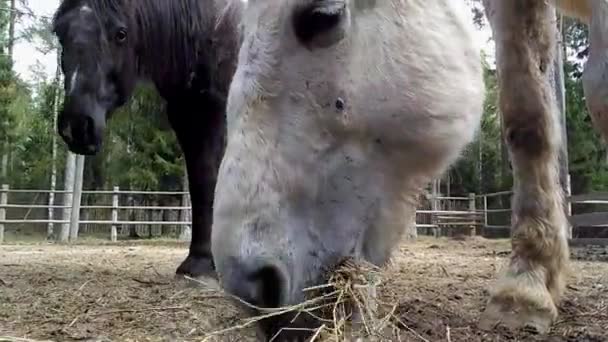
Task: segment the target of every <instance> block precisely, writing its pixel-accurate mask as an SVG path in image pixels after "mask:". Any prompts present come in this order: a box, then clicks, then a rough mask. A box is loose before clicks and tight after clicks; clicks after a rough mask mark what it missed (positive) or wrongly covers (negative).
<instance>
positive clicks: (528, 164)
mask: <svg viewBox="0 0 608 342" xmlns="http://www.w3.org/2000/svg"><path fill="white" fill-rule="evenodd" d="M491 6H493V7H495V8H494V10H495V11H494V12H493V13H492V15H490V16H489V18H490V19H491V20H493V23H492V26H493V31H494V38H495V41H496V56H497V67H498V77H499V89H500V103H499V106H500V110H501V112H502V120H503V129H504V130H505V136H506V140H507V144H508V147H509V152H510V154H511V157H512V163H513V172H514V196H513V215H512V218H513V222H512V241H511V244H512V254H511V259H510V262H509V265H508V267H507V269H506V271H505V272H504V273H503V274H502V275H501V277H500V278H499V280H498V282H497V284H496V285H495V287H494V288H493V290H492V291H491V297H490V300H489V302H488V305H487V308H486V310H485V312H484V313H483V314H482V317H481V320H480V326H481V327H482V328H484V329H491V328H493V327H495V326H497V325H504V326H506V327H508V328H512V329H518V328H533V329H536V331H537V332H539V333H545V332H546V331H547V330H548V329H549V327H550V326H551V324H552V322H553V321H554V320H555V319H556V318H557V305H558V303H559V300H560V297H561V296H562V293H563V289H564V282H565V281H564V277H565V273H566V268H567V264H568V257H569V252H568V243H567V237H566V227H567V221H566V217H565V213H564V210H563V206H562V202H563V194H562V190H561V187H560V185H559V177H558V151H559V146H560V143H561V139H560V137H561V133H560V129H559V123H558V120H557V118H556V117H555V116H554V115H553V113H555V112H557V108H556V104H555V101H554V96H553V94H552V92H553V88H552V86H551V84H550V82H549V80H550V77H549V76H550V73H551V72H552V70H551V68H552V66H553V61H554V51H555V35H556V31H555V27H554V21H553V19H554V18H555V16H554V15H553V13H552V10H553V8H552V7H550V6H549V5H548V4H547V2H546V1H538V0H509V1H503V0H495V1H494V2H492V3H491Z"/></svg>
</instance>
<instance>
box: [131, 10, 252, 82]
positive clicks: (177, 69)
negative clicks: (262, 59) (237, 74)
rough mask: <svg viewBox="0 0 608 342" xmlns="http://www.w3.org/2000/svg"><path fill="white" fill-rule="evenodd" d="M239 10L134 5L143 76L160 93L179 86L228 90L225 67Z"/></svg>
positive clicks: (235, 42)
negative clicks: (154, 85) (152, 83)
mask: <svg viewBox="0 0 608 342" xmlns="http://www.w3.org/2000/svg"><path fill="white" fill-rule="evenodd" d="M242 7H243V4H242V2H241V0H169V1H167V0H139V1H137V7H136V8H135V11H134V12H135V13H134V18H135V20H136V21H137V22H136V26H137V27H138V32H139V36H138V51H137V56H138V58H139V59H140V60H139V62H138V65H139V67H140V68H141V69H140V73H141V74H142V76H146V77H149V78H150V79H151V80H152V81H153V82H154V83H155V84H156V85H157V87H158V88H159V90H160V92H161V93H168V92H174V91H181V90H184V86H186V87H195V88H204V89H208V88H215V87H216V86H221V87H222V88H224V87H225V89H222V90H225V91H227V86H228V84H229V82H230V78H231V76H232V72H233V70H224V69H226V67H230V66H227V65H224V64H226V63H229V62H228V61H230V63H234V62H235V61H236V54H237V53H238V47H239V43H240V42H239V37H240V32H239V31H238V30H239V23H240V18H241V10H242ZM212 70H213V71H212ZM201 82H202V84H193V83H201ZM214 84H215V85H214Z"/></svg>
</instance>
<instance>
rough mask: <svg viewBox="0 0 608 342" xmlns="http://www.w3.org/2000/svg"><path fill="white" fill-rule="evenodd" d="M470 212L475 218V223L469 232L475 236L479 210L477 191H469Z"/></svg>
mask: <svg viewBox="0 0 608 342" xmlns="http://www.w3.org/2000/svg"><path fill="white" fill-rule="evenodd" d="M469 212H470V213H471V215H472V216H471V217H472V218H473V224H472V225H471V231H470V233H469V235H470V236H475V229H476V227H475V226H476V223H477V210H476V208H475V193H469Z"/></svg>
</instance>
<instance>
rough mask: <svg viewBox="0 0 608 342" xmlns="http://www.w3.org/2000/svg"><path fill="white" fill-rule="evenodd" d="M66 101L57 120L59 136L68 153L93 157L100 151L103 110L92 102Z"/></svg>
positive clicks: (103, 121) (103, 125)
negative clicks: (66, 146)
mask: <svg viewBox="0 0 608 342" xmlns="http://www.w3.org/2000/svg"><path fill="white" fill-rule="evenodd" d="M86 102H91V103H85V101H82V100H76V99H66V103H65V106H64V108H63V110H62V111H61V113H59V117H58V118H57V130H58V131H59V135H60V136H61V138H62V139H63V141H65V143H66V144H67V145H68V148H69V149H70V151H72V152H74V153H77V154H83V155H94V154H96V153H97V152H99V150H100V149H101V143H102V140H103V132H104V129H105V125H106V122H105V110H104V109H103V108H102V107H101V106H100V105H99V104H97V103H93V102H92V101H86Z"/></svg>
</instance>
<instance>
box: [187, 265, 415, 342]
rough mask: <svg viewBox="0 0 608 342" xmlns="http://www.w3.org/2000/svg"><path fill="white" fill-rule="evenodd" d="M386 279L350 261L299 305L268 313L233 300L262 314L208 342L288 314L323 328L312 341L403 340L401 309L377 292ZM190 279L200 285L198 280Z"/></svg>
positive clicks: (215, 334) (213, 334)
mask: <svg viewBox="0 0 608 342" xmlns="http://www.w3.org/2000/svg"><path fill="white" fill-rule="evenodd" d="M383 278H384V275H383V273H382V271H381V270H380V269H379V268H378V267H376V266H374V265H371V264H369V263H365V262H361V261H354V260H350V259H349V260H345V261H344V262H342V263H341V264H340V265H339V266H338V267H336V268H335V269H334V270H333V271H332V272H330V276H329V281H328V282H327V283H326V284H323V285H319V286H314V287H310V288H306V289H304V291H305V292H306V297H307V298H308V299H307V300H306V301H304V302H302V303H300V304H297V305H292V306H286V307H281V308H275V309H264V308H259V307H255V306H252V305H251V304H249V303H245V302H243V301H241V300H240V299H238V298H236V297H233V298H234V299H236V300H237V301H239V302H241V303H242V304H244V305H246V306H248V307H250V308H253V309H256V310H257V311H258V312H260V314H259V315H258V316H253V317H249V318H245V319H243V320H242V321H240V322H239V323H238V324H236V325H234V326H231V327H228V328H225V329H222V330H218V331H214V332H211V333H209V334H207V336H206V337H205V339H204V341H209V340H211V339H212V338H215V337H218V336H221V335H223V334H226V333H228V332H234V331H236V330H241V329H245V328H248V327H251V326H253V325H255V324H257V323H258V322H260V321H262V320H264V319H266V318H270V317H274V316H280V315H284V314H292V315H294V316H295V317H298V316H300V315H308V316H310V317H314V318H315V319H316V320H317V321H318V323H319V327H318V328H316V329H314V330H312V331H310V333H311V339H310V340H309V341H317V342H325V341H336V342H337V341H357V340H361V341H394V340H401V339H400V338H399V334H400V331H401V330H402V329H405V330H409V329H408V328H407V326H405V324H403V323H402V322H400V321H399V318H398V317H397V316H396V315H395V311H396V309H397V305H396V304H394V303H393V304H386V303H382V302H380V301H379V300H378V298H377V296H376V289H377V288H378V286H379V285H380V284H381V282H382V279H383ZM190 279H191V280H192V281H195V282H197V280H196V279H192V278H190ZM227 296H230V295H227ZM286 329H289V328H286ZM409 333H410V334H413V335H414V336H416V337H417V338H419V339H420V340H422V341H426V339H424V338H423V337H422V336H420V335H419V334H418V333H416V332H415V331H412V330H410V331H409ZM279 334H280V331H279V333H277V335H276V336H274V337H271V339H270V340H271V341H273V340H275V339H276V337H277V336H278V335H279Z"/></svg>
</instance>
